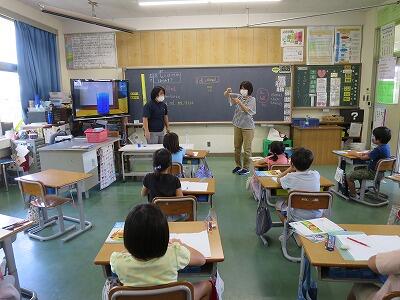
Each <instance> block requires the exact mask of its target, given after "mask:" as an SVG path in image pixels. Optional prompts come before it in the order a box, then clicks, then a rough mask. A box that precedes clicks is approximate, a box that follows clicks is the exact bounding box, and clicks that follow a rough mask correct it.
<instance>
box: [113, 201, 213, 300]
mask: <svg viewBox="0 0 400 300" xmlns="http://www.w3.org/2000/svg"><path fill="white" fill-rule="evenodd" d="M124 246H125V248H126V250H127V252H113V253H112V254H111V257H110V265H111V270H112V271H113V272H114V273H116V274H117V275H118V279H119V281H120V282H121V283H122V284H123V285H125V286H132V287H145V286H154V285H161V284H167V283H171V282H176V281H177V279H178V270H181V269H183V268H185V267H186V266H202V265H204V264H205V262H206V260H205V258H204V256H203V255H202V254H201V253H200V252H198V251H197V250H195V249H193V248H191V247H189V246H188V245H185V244H183V243H182V242H180V241H179V240H170V239H169V228H168V222H167V219H166V217H165V216H164V214H163V213H162V211H161V210H160V209H159V208H158V207H157V206H155V205H153V204H140V205H137V206H136V207H135V208H133V210H132V211H131V212H130V213H129V214H128V216H127V217H126V220H125V226H124ZM193 286H194V298H193V299H196V300H197V299H202V300H205V299H209V297H210V294H211V289H212V286H211V283H210V282H209V281H201V282H196V283H193Z"/></svg>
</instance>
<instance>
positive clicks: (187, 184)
mask: <svg viewBox="0 0 400 300" xmlns="http://www.w3.org/2000/svg"><path fill="white" fill-rule="evenodd" d="M181 187H182V190H183V191H194V192H206V191H207V188H208V182H192V181H184V180H182V181H181Z"/></svg>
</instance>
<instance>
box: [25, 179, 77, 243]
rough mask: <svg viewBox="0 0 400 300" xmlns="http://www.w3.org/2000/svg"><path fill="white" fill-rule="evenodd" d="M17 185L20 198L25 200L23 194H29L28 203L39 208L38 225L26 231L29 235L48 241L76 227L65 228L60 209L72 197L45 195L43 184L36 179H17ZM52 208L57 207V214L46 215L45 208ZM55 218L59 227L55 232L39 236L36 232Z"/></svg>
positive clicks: (51, 223) (53, 221) (50, 223)
mask: <svg viewBox="0 0 400 300" xmlns="http://www.w3.org/2000/svg"><path fill="white" fill-rule="evenodd" d="M18 185H19V188H20V190H21V195H22V199H24V201H25V199H26V197H25V196H29V198H28V199H29V204H30V205H31V206H33V207H37V208H38V210H39V226H38V227H37V228H34V229H32V230H30V231H29V232H28V236H29V237H31V238H34V239H37V240H40V241H48V240H51V239H55V238H57V237H59V236H61V235H63V234H64V233H66V232H68V231H70V230H73V229H75V228H76V227H75V225H72V226H70V227H67V228H65V226H64V216H63V213H62V209H61V206H62V205H64V204H67V203H69V202H71V200H72V199H70V198H63V197H59V196H57V195H47V194H46V192H45V188H44V186H43V184H42V183H41V182H38V181H28V180H23V179H19V180H18ZM54 208H55V209H57V216H53V217H51V218H49V217H48V215H47V210H49V209H54ZM56 220H57V222H58V225H59V228H60V230H59V231H58V232H57V233H54V234H52V235H49V236H40V235H38V234H36V233H37V232H39V231H42V230H43V229H45V228H46V227H48V226H50V225H53V224H54V223H55V222H56Z"/></svg>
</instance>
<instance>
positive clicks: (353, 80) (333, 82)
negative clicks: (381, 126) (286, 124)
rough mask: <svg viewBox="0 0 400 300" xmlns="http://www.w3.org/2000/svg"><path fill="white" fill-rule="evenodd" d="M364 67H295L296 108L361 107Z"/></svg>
mask: <svg viewBox="0 0 400 300" xmlns="http://www.w3.org/2000/svg"><path fill="white" fill-rule="evenodd" d="M360 82H361V65H360V64H347V65H324V66H323V65H320V66H295V67H294V106H295V107H321V108H323V107H349V108H350V107H358V99H359V95H360Z"/></svg>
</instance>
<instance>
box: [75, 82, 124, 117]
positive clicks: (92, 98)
mask: <svg viewBox="0 0 400 300" xmlns="http://www.w3.org/2000/svg"><path fill="white" fill-rule="evenodd" d="M128 90H129V89H128V81H127V80H89V79H71V96H72V110H73V116H74V119H75V120H79V119H99V118H112V117H117V116H125V115H128V114H129V101H128V100H129V99H128Z"/></svg>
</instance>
